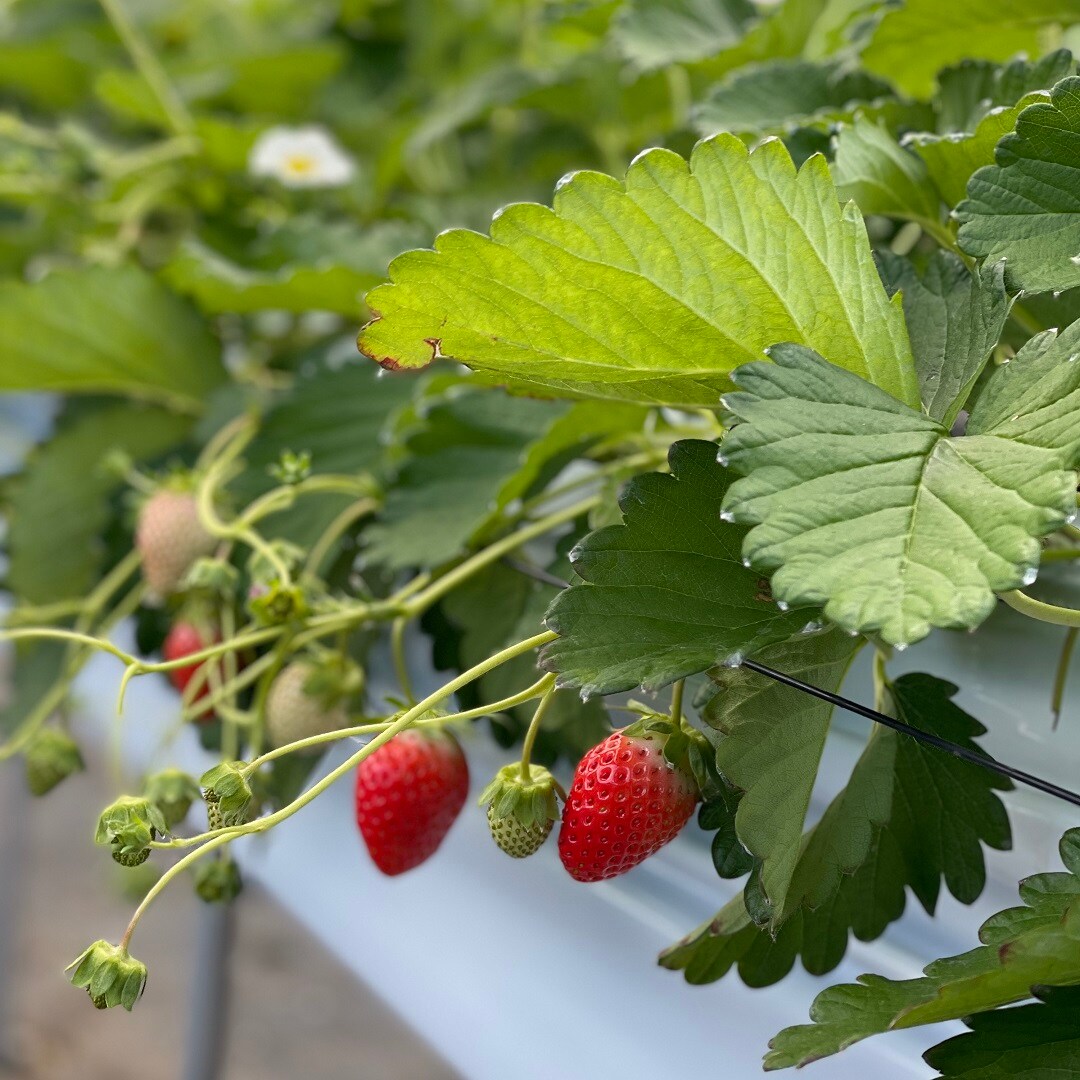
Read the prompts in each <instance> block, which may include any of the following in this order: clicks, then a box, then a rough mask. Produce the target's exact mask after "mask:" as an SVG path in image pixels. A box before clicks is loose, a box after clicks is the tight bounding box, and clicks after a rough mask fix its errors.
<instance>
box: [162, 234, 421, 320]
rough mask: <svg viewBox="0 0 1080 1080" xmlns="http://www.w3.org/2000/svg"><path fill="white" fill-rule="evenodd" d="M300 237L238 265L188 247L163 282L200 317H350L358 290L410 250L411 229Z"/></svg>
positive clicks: (201, 247)
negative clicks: (191, 302) (277, 313)
mask: <svg viewBox="0 0 1080 1080" xmlns="http://www.w3.org/2000/svg"><path fill="white" fill-rule="evenodd" d="M304 227H305V231H304V235H303V236H295V235H294V234H293V233H290V235H289V236H288V237H286V238H285V239H284V240H282V241H281V242H279V243H278V244H277V245H276V248H277V249H278V250H275V251H273V252H271V253H268V254H269V256H270V257H264V258H263V259H262V260H261V261H262V262H270V263H272V264H273V265H272V266H263V265H261V264H260V263H256V264H255V265H242V264H241V263H239V262H236V261H234V260H232V259H230V258H228V257H227V256H226V255H224V254H222V253H221V252H218V251H215V250H214V249H213V248H211V247H209V246H208V245H206V244H203V243H201V242H199V241H198V240H193V239H189V240H188V241H186V242H185V243H184V244H183V245H182V246H181V247H180V249H179V251H178V252H177V253H176V254H175V255H174V256H173V258H172V259H171V260H170V261H169V263H168V264H167V265H166V267H165V268H164V270H163V272H162V275H163V277H164V278H165V280H166V281H168V283H169V284H170V285H171V286H172V287H173V288H174V289H176V291H177V292H181V293H185V294H187V295H189V296H191V297H193V298H194V299H195V301H196V303H197V304H198V305H199V307H200V308H202V310H203V311H205V312H208V313H210V314H219V313H221V312H237V313H241V314H242V313H246V312H250V311H261V310H264V309H266V308H274V309H276V310H282V311H297V312H306V311H335V312H340V313H341V314H343V315H348V316H352V317H355V316H356V315H357V313H358V312H360V311H361V310H362V308H363V303H362V296H363V293H364V291H365V290H367V289H370V288H373V287H374V286H375V285H377V284H378V283H379V282H380V281H381V280H382V279H383V278H384V277H385V276H386V268H387V266H388V265H389V263H390V260H391V259H392V258H393V257H394V256H395V255H397V254H399V253H400V252H402V251H404V250H405V249H406V248H408V247H411V246H412V245H413V244H415V243H416V242H417V235H416V229H415V228H413V227H404V226H399V225H396V224H394V223H393V222H388V223H382V224H380V225H375V226H372V227H370V228H368V229H359V228H357V227H355V226H353V225H350V224H346V223H337V224H335V225H333V226H330V225H327V224H326V223H324V222H321V221H318V220H317V219H305V221H304Z"/></svg>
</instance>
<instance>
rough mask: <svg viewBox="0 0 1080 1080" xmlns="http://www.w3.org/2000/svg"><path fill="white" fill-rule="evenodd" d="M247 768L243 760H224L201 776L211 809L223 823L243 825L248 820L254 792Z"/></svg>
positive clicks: (213, 815)
mask: <svg viewBox="0 0 1080 1080" xmlns="http://www.w3.org/2000/svg"><path fill="white" fill-rule="evenodd" d="M243 768H244V762H242V761H223V762H222V763H221V764H220V765H215V766H214V768H212V769H210V770H209V771H208V772H205V773H203V775H202V777H201V778H200V779H199V785H200V786H201V787H202V789H203V799H204V800H205V801H206V804H207V808H208V812H210V813H211V816H212V817H213V818H215V819H217V820H219V821H220V822H221V825H224V826H232V825H241V824H243V823H244V821H245V815H246V812H247V809H248V807H249V806H250V804H251V800H252V797H253V796H252V791H251V785H250V784H248V782H247V777H246V776H245V775H244V773H243V771H242V770H243ZM211 807H213V811H212V812H211V811H210V808H211Z"/></svg>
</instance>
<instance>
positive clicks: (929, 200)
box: [833, 117, 941, 230]
mask: <svg viewBox="0 0 1080 1080" xmlns="http://www.w3.org/2000/svg"><path fill="white" fill-rule="evenodd" d="M833 179H834V180H835V181H836V188H837V192H838V194H839V195H840V198H841V199H854V200H855V202H856V203H857V204H858V206H859V209H860V210H861V211H862V212H863V213H864V214H883V215H885V216H886V217H895V218H901V219H903V220H905V221H916V222H919V223H920V224H924V225H927V226H928V227H929V228H931V229H935V230H936V229H937V228H938V227H939V224H940V217H941V197H940V196H939V195H938V192H937V189H936V188H935V187H934V185H933V184H932V183H931V181H930V174H929V172H928V171H927V168H926V165H925V163H924V162H923V161H922V159H921V158H919V157H918V156H917V155H916V154H913V153H912V152H911V151H910V150H905V149H904V147H902V146H900V144H899V143H897V142H896V140H895V139H894V138H893V137H892V136H891V135H890V134H889V133H888V131H886V130H885V128H884V127H883V126H882V125H880V124H877V123H874V122H872V121H870V120H867V119H864V118H863V117H856V119H855V122H854V123H853V124H848V125H845V126H844V127H842V128H841V129H840V134H839V136H838V137H837V140H836V161H835V164H834V165H833Z"/></svg>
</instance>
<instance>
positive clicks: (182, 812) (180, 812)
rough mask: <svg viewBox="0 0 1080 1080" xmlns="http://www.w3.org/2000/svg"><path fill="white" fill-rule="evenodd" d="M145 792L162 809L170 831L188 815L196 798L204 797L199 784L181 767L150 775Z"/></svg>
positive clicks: (162, 814) (144, 788)
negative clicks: (182, 770)
mask: <svg viewBox="0 0 1080 1080" xmlns="http://www.w3.org/2000/svg"><path fill="white" fill-rule="evenodd" d="M143 794H144V795H145V796H146V797H147V798H148V799H149V800H150V801H151V802H152V803H153V804H154V805H155V806H156V807H157V808H158V809H159V810H160V811H161V816H162V817H163V818H164V819H165V827H166V829H168V830H170V831H171V830H172V829H174V828H176V826H177V825H179V824H180V822H181V821H183V820H184V818H186V817H187V815H188V811H189V810H190V809H191V806H192V804H193V803H194V802H195V800H196V799H200V798H202V791H201V790H200V789H199V785H198V784H196V783H195V781H194V780H193V779H192V778H191V777H190V776H188V774H187V773H186V772H181V770H180V769H163V770H162V771H161V772H159V773H154V775H153V776H150V777H148V778H147V780H146V784H145V786H144V787H143Z"/></svg>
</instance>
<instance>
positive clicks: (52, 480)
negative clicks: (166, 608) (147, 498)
mask: <svg viewBox="0 0 1080 1080" xmlns="http://www.w3.org/2000/svg"><path fill="white" fill-rule="evenodd" d="M190 429H191V419H190V418H189V417H186V416H181V415H177V414H175V413H171V412H168V411H167V410H165V409H159V408H153V407H140V406H138V405H126V404H116V405H107V406H105V407H103V408H101V409H98V410H95V411H93V412H88V413H86V414H84V415H81V416H79V417H78V419H76V420H74V421H73V422H72V423H70V424H68V425H65V426H63V427H62V428H61V430H60V431H59V433H58V434H57V435H56V436H54V438H53V439H51V440H50V441H49V442H47V443H45V444H44V445H43V446H42V447H41V448H40V449H39V450H37V451H36V452H35V453H34V454H33V455H32V456H31V457H30V459H29V461H28V462H27V465H26V467H25V469H24V471H23V474H22V477H21V478H20V481H19V483H18V485H17V486H16V487H15V491H14V495H13V497H12V501H11V523H10V530H9V534H8V541H7V547H8V551H9V554H10V557H11V565H10V567H9V569H8V574H7V577H8V582H9V584H10V586H11V588H12V590H13V591H14V592H15V593H16V595H17V596H18V598H19V599H20V600H21V601H24V602H30V603H35V604H46V603H50V602H52V601H56V600H67V599H70V598H72V597H76V596H80V595H82V594H83V593H84V592H85V591H86V590H87V589H89V588H90V586H91V585H92V584H93V583H94V580H95V577H96V574H97V572H98V571H99V570H100V569H101V564H102V560H103V559H104V557H105V544H104V541H103V539H102V536H101V533H102V530H103V529H104V528H105V525H106V523H107V522H108V520H109V505H108V501H109V496H110V495H111V494H112V493H113V492H114V491H116V490H117V489H118V488H119V487H120V486H121V484H122V481H121V480H120V478H119V477H117V476H116V475H115V474H113V473H110V472H108V471H107V470H105V469H104V468H102V466H101V463H102V461H103V460H104V459H105V458H106V456H107V455H108V454H109V453H110V451H114V450H121V451H123V452H124V453H126V454H129V455H130V456H131V457H132V458H133V459H134V460H136V461H148V460H153V459H155V458H158V457H160V456H161V455H163V454H166V453H167V452H168V451H170V450H172V449H173V448H174V447H176V446H178V445H179V444H180V443H182V442H183V440H184V438H185V436H186V435H187V434H188V432H189V431H190Z"/></svg>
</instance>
